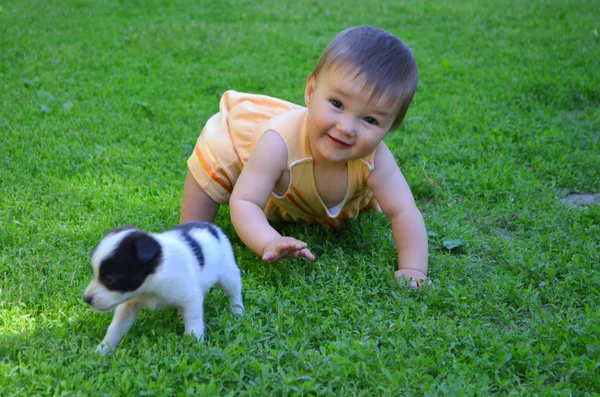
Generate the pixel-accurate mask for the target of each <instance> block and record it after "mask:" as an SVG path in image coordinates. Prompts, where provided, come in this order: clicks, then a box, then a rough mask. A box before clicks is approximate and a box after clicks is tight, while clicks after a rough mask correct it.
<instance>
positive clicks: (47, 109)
mask: <svg viewBox="0 0 600 397" xmlns="http://www.w3.org/2000/svg"><path fill="white" fill-rule="evenodd" d="M40 108H41V109H42V113H50V108H49V107H48V106H46V105H42V106H40Z"/></svg>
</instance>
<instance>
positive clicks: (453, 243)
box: [444, 238, 464, 251]
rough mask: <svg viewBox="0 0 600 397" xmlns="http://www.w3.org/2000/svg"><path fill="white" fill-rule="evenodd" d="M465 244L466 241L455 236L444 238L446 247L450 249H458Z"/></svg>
mask: <svg viewBox="0 0 600 397" xmlns="http://www.w3.org/2000/svg"><path fill="white" fill-rule="evenodd" d="M463 246H464V243H463V241H462V240H461V239H459V238H455V239H452V240H444V247H446V249H447V250H449V251H455V250H456V251H458V250H459V249H461V248H462V247H463Z"/></svg>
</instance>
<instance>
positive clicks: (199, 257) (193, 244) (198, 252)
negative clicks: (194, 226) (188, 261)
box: [180, 231, 204, 267]
mask: <svg viewBox="0 0 600 397" xmlns="http://www.w3.org/2000/svg"><path fill="white" fill-rule="evenodd" d="M180 233H181V236H182V237H183V239H184V240H185V242H186V243H187V245H188V247H190V249H191V250H192V253H193V254H194V256H195V257H196V261H197V262H198V265H199V266H200V267H202V266H204V253H203V252H202V247H200V244H198V242H197V241H196V240H194V238H193V237H192V236H191V235H190V233H189V232H186V231H181V232H180Z"/></svg>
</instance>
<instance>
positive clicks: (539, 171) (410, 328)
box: [0, 0, 600, 396]
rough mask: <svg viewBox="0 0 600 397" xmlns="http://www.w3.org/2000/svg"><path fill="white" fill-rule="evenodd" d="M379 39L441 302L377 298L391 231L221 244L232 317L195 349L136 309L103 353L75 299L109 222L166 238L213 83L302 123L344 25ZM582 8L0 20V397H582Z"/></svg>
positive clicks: (383, 223)
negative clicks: (278, 106)
mask: <svg viewBox="0 0 600 397" xmlns="http://www.w3.org/2000/svg"><path fill="white" fill-rule="evenodd" d="M359 24H370V25H375V26H378V27H381V28H384V29H387V30H389V31H391V32H392V33H394V34H397V35H398V36H399V37H401V38H402V39H403V40H405V41H406V42H407V43H408V44H409V46H410V47H411V48H412V50H413V51H414V54H415V56H416V58H417V62H418V64H419V72H420V83H419V87H418V90H417V94H416V96H415V100H414V102H413V105H412V107H411V108H410V110H409V113H408V116H407V119H406V121H405V123H404V125H403V126H402V128H401V129H400V131H398V132H395V133H394V134H392V135H391V136H389V137H388V138H386V142H387V143H388V145H389V146H390V148H391V149H392V152H393V153H394V154H395V155H396V157H397V160H398V163H399V164H400V166H401V168H402V170H403V172H404V175H405V176H406V178H407V179H408V181H409V183H410V185H411V187H412V189H413V193H414V195H415V198H416V200H417V202H418V205H419V207H420V209H421V210H422V212H423V214H424V216H425V221H426V225H427V229H428V231H429V238H430V272H429V275H430V277H431V278H432V280H433V281H434V284H435V288H428V289H423V290H411V289H408V288H405V287H402V286H400V285H398V284H397V283H396V282H395V281H394V280H393V272H394V270H395V266H396V263H395V261H396V250H395V246H394V243H393V240H392V238H391V232H390V227H389V223H388V221H387V220H386V219H385V218H384V217H383V216H382V215H377V214H367V215H365V216H362V217H361V218H359V219H358V220H357V221H351V222H349V223H348V225H347V227H346V228H345V229H344V230H343V231H341V232H340V233H338V234H331V233H329V232H328V231H327V230H325V229H324V228H321V227H315V226H306V225H282V226H281V228H282V229H283V231H284V232H285V233H287V234H289V235H293V236H298V237H299V238H301V239H304V240H305V241H306V242H308V244H309V247H310V248H311V249H312V251H313V253H315V255H317V257H318V258H317V260H316V261H315V262H311V263H308V262H306V261H283V262H282V263H280V264H278V265H276V266H271V265H268V264H266V263H263V262H261V260H260V258H258V257H257V256H256V255H254V254H253V253H251V252H250V251H249V250H248V249H246V248H245V247H244V246H243V245H242V243H241V242H240V240H239V239H238V238H237V237H236V236H235V233H234V230H233V227H232V226H231V222H230V220H229V213H228V210H227V208H222V209H221V210H220V213H219V215H218V217H217V223H218V224H219V225H220V226H221V227H222V228H223V230H224V231H225V232H226V233H227V234H228V235H229V236H231V239H232V242H233V245H234V249H235V253H236V256H237V258H238V262H239V265H240V268H241V269H242V272H243V276H244V299H245V305H246V315H245V316H244V317H243V318H241V319H239V318H236V316H235V315H233V314H231V313H230V312H229V308H228V300H227V299H226V296H225V294H224V293H223V292H221V291H220V290H218V289H217V288H215V289H213V290H212V291H211V292H210V294H209V295H208V297H207V302H206V307H205V309H206V321H207V328H208V334H207V341H206V343H204V344H202V343H197V342H196V341H195V340H194V339H193V338H191V337H184V336H183V335H182V334H183V325H182V323H181V321H180V319H179V318H178V316H177V314H176V312H175V311H170V310H164V311H157V312H150V311H144V312H143V313H142V314H141V315H140V317H139V318H138V321H137V322H136V323H135V325H134V327H133V329H132V331H131V332H130V333H129V334H127V335H126V336H125V338H124V339H123V341H122V342H121V344H120V346H119V348H118V349H117V350H116V351H115V352H114V353H111V354H108V355H107V356H104V357H103V356H98V355H96V354H93V350H94V348H95V346H96V344H97V343H98V342H99V341H100V340H101V339H102V337H103V335H104V333H105V331H106V328H107V327H108V324H109V323H110V320H111V315H109V314H100V313H97V312H94V311H93V310H91V309H90V308H89V307H87V306H86V305H85V304H84V303H83V301H82V293H83V289H84V288H85V286H86V285H87V283H88V282H89V278H90V270H89V267H88V258H89V254H90V252H91V250H92V249H93V247H94V246H95V244H96V243H97V242H98V241H99V239H100V237H101V236H102V235H103V234H104V232H105V231H107V230H108V229H110V228H113V227H117V226H121V225H123V224H135V225H137V226H139V227H141V228H143V229H146V230H151V231H162V230H165V229H167V228H169V227H171V226H173V225H174V224H176V223H177V222H178V216H179V205H180V198H181V191H182V185H183V180H184V176H185V173H186V160H187V157H188V156H189V155H190V153H191V151H192V149H193V147H194V144H195V141H196V138H197V136H198V134H199V132H200V129H201V127H202V126H203V124H204V122H205V121H206V119H207V118H208V117H209V116H210V115H212V114H213V113H215V112H216V111H217V109H218V100H219V97H220V95H221V93H222V92H223V91H225V90H227V89H236V90H238V91H243V92H252V93H260V94H266V95H272V96H276V97H280V98H283V99H287V100H289V101H292V102H296V103H302V98H303V88H304V80H305V77H306V75H307V74H308V72H309V71H310V70H311V69H312V67H313V66H314V64H315V62H316V60H317V58H318V56H319V54H320V52H321V50H322V49H323V47H324V46H325V45H326V43H327V42H328V41H329V40H330V39H331V38H332V37H333V36H334V35H335V34H336V33H337V32H338V31H340V30H342V29H344V28H346V27H349V26H352V25H359ZM599 34H600V9H599V8H598V3H597V1H595V0H579V1H575V0H555V1H541V0H532V1H520V0H509V1H499V0H491V1H487V0H486V1H484V0H469V1H458V0H454V1H449V0H442V1H417V0H408V1H402V2H400V1H375V2H367V1H355V0H344V1H329V2H325V1H303V0H300V1H298V0H294V1H292V0H277V1H274V0H266V1H257V2H250V1H241V0H240V1H233V0H225V1H223V0H221V1H212V0H197V1H167V0H161V1H159V0H149V1H139V0H132V1H109V0H104V1H91V0H62V1H58V0H48V1H32V0H5V1H2V2H0V395H2V396H12V395H19V396H31V395H38V394H41V395H61V396H62V395H86V396H90V395H98V396H100V395H111V396H112V395H114V396H122V395H131V396H135V395H161V396H170V395H184V394H193V395H245V394H249V395H259V396H268V395H300V394H310V395H335V396H349V395H363V396H371V395H428V396H465V395H477V396H479V395H496V394H499V395H523V396H531V395H544V396H545V395H561V396H569V395H573V396H583V395H599V394H598V391H600V305H599V300H600V265H599V263H600V253H599V252H600V205H597V204H598V202H599V201H600V197H598V196H596V204H590V205H586V206H583V205H579V206H577V205H575V206H574V205H569V204H568V203H566V202H564V201H563V200H562V199H564V198H565V197H566V196H568V195H569V194H574V193H580V194H582V193H587V194H595V193H599V192H600V140H599V138H600V37H599Z"/></svg>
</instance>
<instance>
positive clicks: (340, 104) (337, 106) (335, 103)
mask: <svg viewBox="0 0 600 397" xmlns="http://www.w3.org/2000/svg"><path fill="white" fill-rule="evenodd" d="M329 102H331V104H332V105H333V106H335V107H336V108H338V109H341V108H342V103H341V102H340V101H338V100H337V99H330V100H329Z"/></svg>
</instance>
